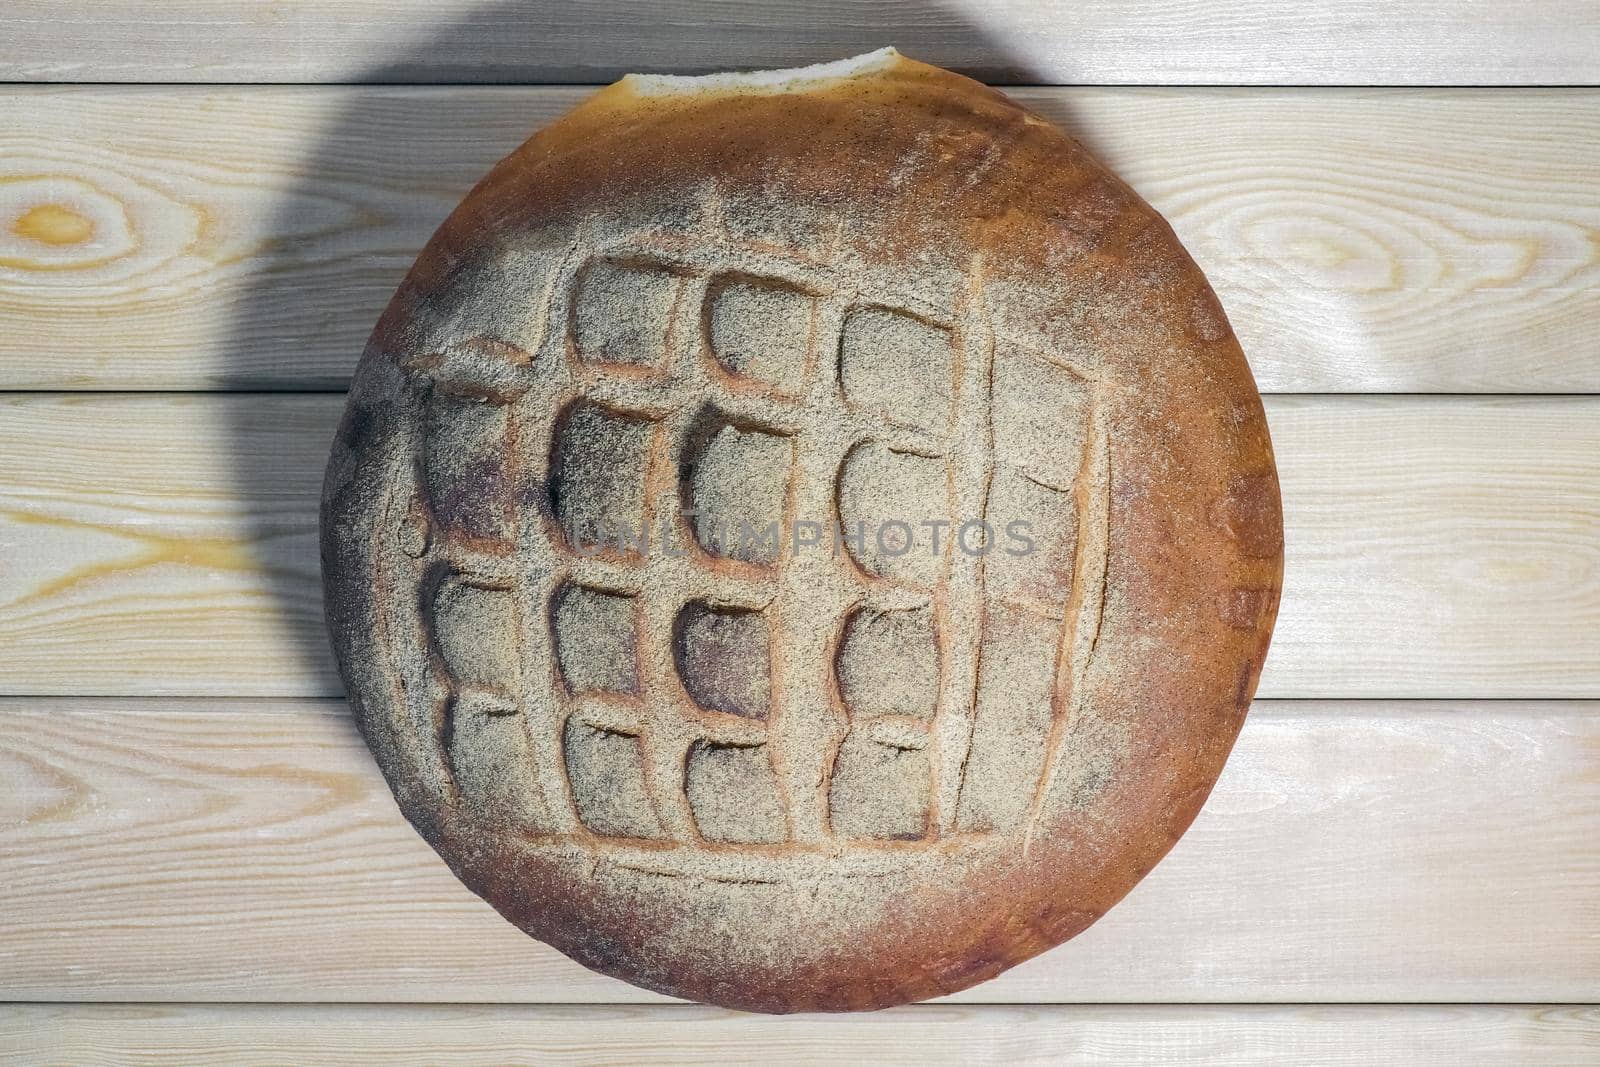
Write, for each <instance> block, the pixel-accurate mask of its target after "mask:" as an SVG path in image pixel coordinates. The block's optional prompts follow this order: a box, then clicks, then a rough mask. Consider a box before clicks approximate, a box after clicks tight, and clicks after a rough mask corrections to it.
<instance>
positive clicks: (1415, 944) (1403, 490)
mask: <svg viewBox="0 0 1600 1067" xmlns="http://www.w3.org/2000/svg"><path fill="white" fill-rule="evenodd" d="M881 43H894V44H897V45H898V46H900V47H901V48H902V49H903V50H904V51H906V52H908V53H909V54H912V55H915V56H917V57H919V58H924V59H928V60H931V61H933V62H940V63H944V64H945V65H949V66H953V67H956V68H958V69H962V70H965V71H967V72H970V73H975V74H978V75H980V76H984V77H986V78H988V79H990V80H993V81H998V82H1002V83H1010V84H1020V85H1021V87H1020V88H1017V89H1015V90H1014V93H1015V95H1016V96H1017V97H1018V98H1019V99H1020V100H1022V101H1023V102H1024V103H1025V104H1027V105H1028V106H1030V107H1032V108H1034V109H1035V110H1037V111H1039V112H1040V113H1041V114H1043V115H1045V116H1047V117H1048V118H1050V119H1052V120H1054V121H1056V122H1059V123H1061V124H1062V125H1063V126H1065V127H1066V128H1067V129H1069V130H1070V131H1071V132H1073V133H1074V134H1075V135H1076V136H1078V137H1080V138H1081V139H1082V140H1084V141H1085V142H1086V143H1087V144H1088V145H1089V146H1090V147H1091V148H1092V149H1093V150H1094V151H1095V152H1096V153H1097V154H1099V155H1100V156H1102V158H1104V159H1105V160H1106V161H1107V162H1108V163H1110V164H1111V165H1112V166H1113V167H1115V168H1116V169H1117V170H1118V171H1119V172H1120V173H1121V174H1122V175H1123V176H1124V177H1125V178H1127V179H1128V180H1129V181H1130V182H1131V183H1132V184H1133V185H1134V186H1135V187H1136V188H1137V189H1138V190H1140V191H1141V192H1142V193H1143V194H1144V195H1145V196H1146V197H1147V198H1149V199H1150V200H1151V202H1152V203H1153V204H1155V205H1156V206H1157V207H1158V208H1159V209H1160V210H1162V211H1163V212H1164V213H1165V214H1166V215H1167V216H1168V217H1169V218H1170V219H1171V221H1172V222H1173V225H1174V227H1175V229H1176V230H1177V231H1178V233H1179V235H1180V236H1181V237H1182V239H1183V240H1184V242H1185V244H1186V245H1187V246H1188V247H1189V248H1190V250H1191V251H1192V252H1193V253H1194V255H1195V257H1196V259H1197V260H1198V261H1199V262H1200V263H1201V265H1202V266H1203V267H1204V268H1205V270H1206V271H1207V273H1208V275H1209V276H1210V277H1211V279H1212V280H1213V282H1214V284H1215V286H1216V288H1217V290H1218V292H1219V294H1220V295H1221V297H1222V299H1223V302H1224V304H1225V306H1226V307H1227V308H1228V311H1229V313H1230V316H1231V318H1232V319H1233V321H1234V324H1235V326H1236V328H1237V330H1238V333H1239V335H1240V337H1241V339H1242V340H1243V342H1244V344H1245V347H1246V351H1247V352H1248V353H1249V355H1250V357H1251V362H1252V366H1253V368H1254V369H1255V372H1256V374H1257V377H1258V380H1259V382H1260V384H1261V386H1262V389H1263V391H1264V392H1266V393H1268V394H1273V395H1269V396H1268V398H1267V408H1268V414H1269V419H1270V422H1271V425H1272V431H1273V437H1274V443H1275V446H1276V449H1277V453H1278V461H1279V467H1280V473H1281V476H1282V481H1283V488H1284V503H1285V511H1286V532H1287V537H1286V540H1287V556H1288V573H1287V582H1286V587H1285V592H1284V602H1283V614H1282V619H1281V622H1280V625H1279V629H1278V632H1277V635H1276V638H1275V641H1274V648H1273V653H1272V656H1271V658H1270V659H1269V663H1268V668H1267V672H1266V674H1265V676H1264V677H1263V680H1262V687H1261V696H1262V697H1264V698H1267V699H1263V700H1261V701H1259V702H1258V703H1257V705H1256V707H1255V709H1254V710H1253V712H1252V715H1251V718H1250V720H1249V722H1248V723H1247V725H1246V728H1245V731H1244V733H1243V735H1242V736H1241V739H1240V743H1239V746H1238V748H1237V749H1236V751H1235V754H1234V756H1233V758H1232V759H1231V760H1230V762H1229V764H1228V767H1227V769H1226V771H1225V772H1224V775H1223V777H1222V779H1221V781H1220V782H1219V783H1218V786H1217V790H1216V792H1215V793H1214V794H1213V796H1212V798H1211V800H1210V801H1209V802H1208V804H1207V806H1206V808H1205V810H1204V811H1203V812H1202V814H1201V816H1200V818H1199V820H1198V821H1197V822H1196V824H1195V826H1194V828H1193V830H1192V831H1191V832H1190V833H1189V834H1188V835H1186V836H1185V837H1184V839H1183V840H1182V841H1181V842H1179V844H1178V846H1177V847H1176V848H1175V849H1174V851H1173V853H1172V855H1171V856H1170V857H1169V858H1168V859H1167V861H1165V862H1164V863H1163V864H1161V865H1160V866H1159V867H1158V868H1157V869H1156V871H1155V872H1154V873H1153V874H1152V875H1151V876H1150V877H1149V878H1148V879H1147V880H1146V881H1145V882H1143V883H1141V885H1140V886H1139V887H1138V888H1137V889H1135V891H1134V893H1133V894H1132V895H1131V896H1130V897H1129V899H1128V900H1127V901H1125V902H1124V903H1123V904H1122V905H1120V906H1119V907H1118V908H1117V909H1115V910H1114V911H1113V912H1112V913H1111V914H1110V915H1109V916H1108V917H1107V918H1106V919H1105V920H1104V921H1103V922H1101V923H1100V924H1098V925H1096V926H1095V927H1094V928H1092V929H1091V930H1090V931H1089V932H1087V933H1086V934H1084V935H1083V936H1082V937H1080V938H1078V939H1076V940H1074V941H1073V942H1071V943H1069V944H1068V945H1066V946H1063V947H1062V948H1059V949H1057V950H1054V951H1052V952H1049V953H1046V954H1045V955H1044V956H1041V957H1040V958H1038V959H1036V960H1034V961H1032V962H1030V963H1028V964H1025V965H1023V966H1021V967H1019V968H1016V969H1015V970H1013V971H1011V972H1008V973H1007V974H1006V975H1004V976H1002V977H1001V978H999V979H997V980H996V981H994V982H990V983H987V984H985V985H982V986H979V987H977V988H975V989H973V990H969V991H968V992H966V993H964V994H962V995H961V996H959V997H957V998H954V999H953V1000H952V1001H947V1002H944V1003H942V1004H939V1005H931V1006H917V1007H913V1008H907V1009H901V1010H896V1011H892V1012H888V1013H884V1014H882V1015H878V1016H872V1017H833V1018H819V1017H800V1018H792V1019H769V1018H759V1017H752V1016H742V1015H738V1014H735V1013H728V1012H721V1011H716V1010H712V1009H704V1008H699V1007H693V1006H686V1005H679V1004H674V1003H672V1002H670V1001H668V1000H666V999H665V998H661V997H657V996H654V995H651V994H647V993H644V992H642V991H639V990H636V989H634V988H632V987H630V986H626V985H622V984H619V983H616V982H613V981H611V980H608V979H605V978H602V977H600V976H597V975H594V974H592V973H590V972H588V971H585V970H583V969H582V968H579V967H577V966H576V965H574V964H572V963H570V962H569V961H566V960H565V959H564V958H562V957H560V956H559V955H557V954H556V953H554V952H553V951H551V950H549V949H546V948H544V947H543V946H541V945H538V944H537V943H534V942H531V941H529V940H528V939H526V938H524V937H523V936H522V935H520V934H519V933H517V932H516V931H515V930H513V929H511V928H510V927H509V926H507V925H506V924H505V923H503V922H502V921H501V920H499V919H498V918H497V917H496V916H495V915H494V914H493V912H492V911H491V910H490V909H489V908H488V907H487V905H485V904H483V903H482V902H481V901H479V900H477V899H476V898H474V897H472V896H471V895H470V894H469V893H467V891H466V890H465V889H463V888H462V887H461V886H460V885H459V884H458V883H457V882H456V881H455V880H454V879H453V878H452V877H451V876H450V874H449V872H448V871H447V870H446V869H445V868H444V867H443V865H442V864H441V863H440V862H439V861H438V860H437V859H436V858H435V857H434V856H433V854H432V853H431V851H430V850H429V849H428V848H427V846H426V845H425V844H423V843H422V842H421V841H420V839H418V838H417V837H416V835H415V834H414V833H413V832H412V831H411V830H410V829H409V827H407V826H406V825H405V823H404V821H403V819H401V817H400V816H399V815H398V813H397V811H396V810H395V807H394V804H393V801H392V800H391V799H390V798H389V796H388V793H387V790H386V788H385V786H384V785H383V782H382V780H381V777H380V776H379V774H378V773H377V769H376V767H375V766H374V764H373V762H372V760H371V757H370V756H369V755H368V754H367V753H366V751H365V749H364V748H363V747H362V745H361V743H360V740H359V738H358V737H357V736H356V734H355V731H354V730H353V728H352V725H351V722H350V720H349V717H348V714H347V712H346V710H345V708H344V705H343V703H342V702H341V701H340V700H339V699H338V691H339V690H338V684H337V681H336V679H335V677H334V675H333V673H332V670H331V667H330V660H329V656H328V652H327V647H326V640H325V637H324V634H323V630H322V624H321V619H320V594H319V590H318V582H317V573H316V568H317V561H316V550H315V544H316V512H315V502H316V497H317V493H318V487H319V483H320V479H321V470H322V463H323V459H324V456H325V454H326V448H327V444H328V441H329V438H330V436H331V433H332V427H333V422H334V420H335V418H336V417H337V412H338V409H339V406H340V404H341V398H340V396H339V395H338V394H339V392H340V391H341V390H342V389H343V388H344V386H345V384H346V382H347V380H348V375H349V371H350V369H351V367H352V366H353V364H354V359H355V356H356V354H357V353H358V352H359V349H360V347H361V345H362V342H363V340H364V338H365V334H366V332H367V330H368V329H369V328H370V325H371V323H372V322H373V321H374V319H375V318H376V316H377V314H378V312H379V310H380V309H381V308H382V306H383V304H384V303H385V301H386V300H387V299H388V294H389V293H390V291H392V289H393V286H394V285H395V283H396V281H397V280H398V278H399V276H400V274H401V273H402V272H403V271H404V269H405V268H406V266H407V265H408V264H409V263H410V261H411V260H412V258H413V257H414V256H415V254H416V251H417V250H418V248H419V247H420V245H421V244H422V242H423V241H425V240H426V238H427V235H428V234H429V232H430V231H431V230H432V228H433V227H434V226H435V225H437V223H438V222H439V221H440V220H441V219H442V218H443V217H444V214H445V213H446V212H447V211H448V210H449V209H450V207H451V206H452V205H453V204H454V203H455V202H456V201H457V200H458V199H459V197H460V196H461V195H462V194H463V193H464V192H465V190H466V189H467V188H468V187H469V186H470V185H471V183H472V182H473V181H474V180H475V179H476V178H477V177H478V176H479V175H481V173H482V172H483V171H484V170H485V169H486V168H487V166H488V165H489V164H490V163H491V162H492V161H493V160H495V159H497V158H499V157H500V156H502V155H504V154H505V153H506V152H508V151H509V150H511V149H512V148H513V147H515V145H516V144H517V143H518V142H519V141H520V140H521V139H522V138H524V137H525V136H526V135H527V134H528V133H529V132H530V131H531V130H532V129H533V128H535V127H537V126H538V125H540V124H541V123H543V122H546V121H548V120H549V119H550V118H552V117H554V116H555V115H556V114H558V113H560V112H561V111H562V110H564V109H565V108H567V107H569V106H571V105H572V104H573V103H574V102H575V101H576V100H577V99H579V98H581V96H582V95H583V94H584V92H586V91H587V90H585V89H583V88H581V87H578V86H575V85H571V84H561V83H564V82H598V81H605V80H609V79H610V78H611V77H613V76H615V75H617V74H620V73H622V72H623V71H625V70H629V69H632V70H663V71H672V72H692V71H696V70H703V69H711V68H725V67H751V66H771V65H781V64H789V63H798V62H807V61H812V60H817V59H832V58H838V57H840V56H842V55H847V54H851V53H854V52H859V51H863V50H866V49H868V48H871V47H875V46H877V45H878V44H881ZM0 82H5V83H10V84H0V114H4V115H5V121H4V122H0V782H5V783H6V784H7V788H4V789H0V915H3V916H5V918H4V920H3V923H0V999H9V1000H11V1001H13V1002H14V1003H11V1004H9V1005H0V1056H6V1057H9V1058H12V1059H15V1060H17V1061H20V1062H90V1061H92V1062H108V1063H122V1062H146V1061H148V1059H151V1058H155V1057H166V1058H178V1059H180V1060H182V1061H184V1062H227V1063H251V1062H274V1063H276V1062H284V1061H286V1060H290V1061H302V1062H308V1061H315V1062H326V1063H378V1062H383V1063H389V1062H417V1063H489V1062H494V1063H499V1062H561V1063H596V1062H608V1063H609V1062H617V1061H628V1062H663V1063H671V1062H696V1063H700V1062H706V1061H708V1060H715V1059H729V1060H736V1061H744V1062H751V1061H759V1062H762V1063H790V1062H793V1063H808V1062H829V1061H848V1062H861V1061H863V1060H866V1061H871V1062H882V1063H902V1062H903V1063H918V1064H922V1063H932V1062H993V1063H1035V1062H1037V1063H1046V1062H1049V1063H1072V1064H1090V1063H1093V1064H1102V1063H1115V1064H1137V1063H1169V1062H1175V1061H1189V1062H1219V1061H1221V1062H1229V1063H1240V1064H1252V1063H1263V1064H1264V1063H1282V1062H1297V1063H1315V1064H1324V1063H1325V1064H1366V1063H1371V1062H1379V1061H1387V1062H1403V1063H1407V1064H1419V1065H1429V1064H1452V1065H1454V1064H1513V1063H1514V1064H1524V1063H1539V1064H1580V1063H1581V1064H1591V1063H1595V1062H1597V1061H1600V1015H1597V1011H1596V1008H1595V1007H1594V1004H1595V1002H1596V1001H1597V1000H1600V832H1597V831H1600V699H1597V698H1600V330H1597V329H1596V326H1595V324H1596V323H1597V322H1600V89H1597V88H1595V87H1596V86H1600V7H1596V6H1595V5H1593V4H1589V3H1585V2H1581V0H1528V2H1524V3H1517V4H1507V3H1503V2H1498V3H1489V2H1487V0H1464V2H1461V3H1456V4H1450V5H1446V4H1443V3H1440V2H1439V0H1384V2H1382V3H1380V2H1378V0H1334V2H1331V3H1313V2H1311V0H1293V2H1284V3H1273V2H1269V0H1246V2H1244V3H1239V4H1234V5H1227V6H1219V5H1214V4H1213V5H1207V4H1197V3H1193V2H1191V0H1155V2H1144V0H1078V2H1071V0H997V2H994V3H979V2H977V0H960V2H958V0H939V2H937V3H933V4H923V3H913V2H911V0H890V2H886V3H872V4H869V3H866V2H864V0H809V2H802V0H776V2H771V3H759V4H743V3H741V4H734V3H730V2H728V0H662V2H661V3H654V4H634V3H625V2H623V0H598V2H596V3H587V4H567V5H559V6H558V5H551V4H542V3H526V2H510V0H431V2H429V3H427V4H423V3H421V2H420V0H385V2H383V3H379V2H378V0H317V2H312V0H277V2H275V3H273V4H257V3H250V2H246V0H154V2H151V0H144V2H133V0H97V2H94V3H89V2H87V0H12V2H10V3H8V4H7V6H6V10H5V13H4V15H3V16H0ZM496 82H502V83H518V84H507V85H494V84H489V83H496ZM24 83H39V84H24ZM45 83H49V84H45ZM131 83H149V84H131ZM195 83H207V84H195ZM266 83H274V84H266ZM288 83H303V84H288ZM1050 86H1056V87H1050ZM1537 86H1546V87H1547V88H1532V87H1537ZM1375 87H1378V88H1375ZM1514 87H1515V88H1514ZM1516 394H1521V395H1516ZM363 1002H365V1003H363ZM1426 1002H1451V1003H1431V1004H1430V1003H1426Z"/></svg>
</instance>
